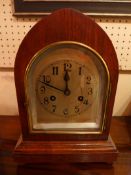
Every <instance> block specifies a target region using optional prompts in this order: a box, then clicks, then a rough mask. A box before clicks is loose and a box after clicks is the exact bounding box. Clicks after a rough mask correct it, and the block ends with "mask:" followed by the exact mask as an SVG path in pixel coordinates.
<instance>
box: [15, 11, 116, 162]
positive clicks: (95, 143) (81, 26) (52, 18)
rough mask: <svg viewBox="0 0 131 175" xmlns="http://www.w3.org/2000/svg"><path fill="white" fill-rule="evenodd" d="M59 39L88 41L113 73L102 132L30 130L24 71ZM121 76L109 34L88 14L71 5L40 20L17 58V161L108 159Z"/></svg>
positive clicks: (111, 154) (112, 153)
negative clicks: (117, 89) (43, 50)
mask: <svg viewBox="0 0 131 175" xmlns="http://www.w3.org/2000/svg"><path fill="white" fill-rule="evenodd" d="M58 41H75V42H80V43H83V44H86V45H88V46H89V47H91V48H93V49H94V50H96V51H97V52H98V53H99V54H100V55H101V56H102V58H103V59H104V61H105V63H106V65H107V67H108V70H109V74H110V95H109V98H108V101H107V110H106V118H105V121H104V129H103V131H102V133H101V134H99V135H98V134H97V135H95V134H64V136H63V134H46V133H44V134H43V133H37V134H34V133H31V132H30V129H29V120H28V112H27V107H26V103H25V102H26V95H25V87H24V75H25V71H26V68H27V66H28V64H29V62H30V60H31V59H32V57H33V56H34V55H35V54H36V53H37V52H38V51H39V50H41V49H42V48H44V47H45V46H47V45H49V44H51V43H54V42H58ZM117 80H118V61H117V57H116V53H115V50H114V47H113V45H112V43H111V41H110V39H109V37H108V36H107V34H106V33H105V32H104V31H103V30H102V29H101V27H99V25H98V24H96V23H95V22H94V21H93V20H92V19H90V18H89V17H88V16H85V15H83V14H81V13H79V12H77V11H74V10H72V9H61V10H58V11H56V12H54V13H53V14H51V15H49V16H46V17H44V18H43V19H42V20H40V21H39V22H38V23H37V24H36V25H35V26H34V27H33V28H32V29H31V30H30V31H29V32H28V33H27V35H26V36H25V38H24V39H23V41H22V43H21V45H20V47H19V50H18V53H17V56H16V61H15V84H16V92H17V100H18V108H19V117H20V122H21V129H22V135H21V137H20V139H19V140H18V143H17V145H16V147H15V149H14V153H13V156H14V158H15V160H16V161H18V162H24V163H29V162H34V163H39V162H61V161H63V162H109V163H112V162H113V161H115V160H116V157H117V149H116V147H115V145H114V143H113V141H112V140H111V138H110V136H109V130H110V124H111V118H112V110H113V105H114V99H115V93H116V87H117Z"/></svg>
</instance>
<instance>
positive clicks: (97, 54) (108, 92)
mask: <svg viewBox="0 0 131 175" xmlns="http://www.w3.org/2000/svg"><path fill="white" fill-rule="evenodd" d="M61 44H75V45H79V46H81V47H84V48H86V49H88V50H90V51H91V52H92V53H94V54H95V55H96V56H97V57H98V58H99V59H100V61H101V63H102V64H103V65H104V67H105V70H106V73H107V77H108V81H107V89H106V97H105V109H104V116H103V119H102V124H101V126H100V128H101V129H100V131H61V130H59V131H58V130H34V129H33V125H32V123H33V122H32V117H31V114H30V111H29V99H28V93H27V88H26V87H27V84H26V81H27V75H28V72H29V70H30V68H31V65H32V63H33V62H34V61H35V60H36V59H37V57H38V55H40V54H41V53H43V52H45V51H47V50H48V49H49V48H51V47H54V46H58V45H61ZM24 87H25V99H26V102H25V104H26V108H27V113H28V123H29V130H30V133H35V134H37V133H46V134H47V133H48V134H93V135H94V134H97V135H98V134H99V135H100V134H102V132H103V130H104V129H105V124H106V123H105V119H106V112H107V101H108V98H109V95H110V91H111V84H110V73H109V70H108V67H107V65H106V62H105V61H104V59H103V58H102V56H101V55H100V54H99V53H98V52H97V51H96V50H94V49H93V48H91V47H90V46H88V45H86V44H83V43H80V42H76V41H59V42H54V43H51V44H49V45H47V46H46V47H44V48H42V49H41V50H39V51H38V52H37V53H36V54H35V55H34V56H33V57H32V59H31V60H30V61H29V63H28V65H27V67H26V71H25V76H24Z"/></svg>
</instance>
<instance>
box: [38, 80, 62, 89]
mask: <svg viewBox="0 0 131 175" xmlns="http://www.w3.org/2000/svg"><path fill="white" fill-rule="evenodd" d="M40 82H41V83H43V84H45V85H46V86H49V87H51V88H54V89H56V90H58V91H61V92H64V91H63V90H62V89H59V88H57V87H55V86H53V85H51V84H48V83H45V82H43V81H40Z"/></svg>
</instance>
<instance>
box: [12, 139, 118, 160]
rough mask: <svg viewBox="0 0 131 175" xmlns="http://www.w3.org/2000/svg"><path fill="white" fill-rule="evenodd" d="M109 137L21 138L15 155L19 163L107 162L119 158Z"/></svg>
mask: <svg viewBox="0 0 131 175" xmlns="http://www.w3.org/2000/svg"><path fill="white" fill-rule="evenodd" d="M117 154H118V152H117V149H116V147H115V145H114V143H113V141H112V139H111V137H109V139H108V140H103V141H61V142H60V141H23V140H22V139H21V138H20V139H19V141H18V143H17V145H16V147H15V150H14V153H13V156H14V159H15V160H16V161H17V162H19V163H57V162H70V163H71V162H72V163H73V162H107V163H113V162H114V161H115V160H116V158H117Z"/></svg>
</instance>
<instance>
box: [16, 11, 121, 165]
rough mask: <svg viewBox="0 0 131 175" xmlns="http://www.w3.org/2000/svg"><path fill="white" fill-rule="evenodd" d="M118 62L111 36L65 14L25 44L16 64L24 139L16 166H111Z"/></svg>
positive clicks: (49, 19) (39, 27)
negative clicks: (111, 131) (70, 163)
mask: <svg viewBox="0 0 131 175" xmlns="http://www.w3.org/2000/svg"><path fill="white" fill-rule="evenodd" d="M117 79H118V62H117V57H116V53H115V50H114V47H113V45H112V43H111V41H110V39H109V38H108V36H107V34H106V33H105V32H104V31H103V30H102V29H101V27H99V26H98V24H96V23H95V22H94V21H93V20H92V19H90V18H89V17H88V16H85V15H83V14H81V13H79V12H77V11H74V10H72V9H61V10H58V11H56V12H54V13H52V14H51V15H49V16H46V17H44V18H43V19H42V20H40V21H39V22H38V23H37V24H36V25H35V26H34V27H33V28H32V29H31V30H30V31H29V32H28V33H27V35H26V36H25V38H24V39H23V41H22V43H21V45H20V47H19V50H18V53H17V56H16V61H15V84H16V91H17V100H18V107H19V117H20V122H21V129H22V135H21V137H20V139H19V141H18V143H17V145H16V147H15V150H14V157H15V159H16V160H17V161H22V162H25V163H29V162H34V163H35V162H37V163H39V162H59V161H63V162H110V163H112V162H113V161H114V160H115V159H116V157H117V150H116V147H115V145H114V143H113V141H112V139H111V137H110V136H109V130H110V123H111V118H112V110H113V104H114V99H115V93H116V86H117Z"/></svg>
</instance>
